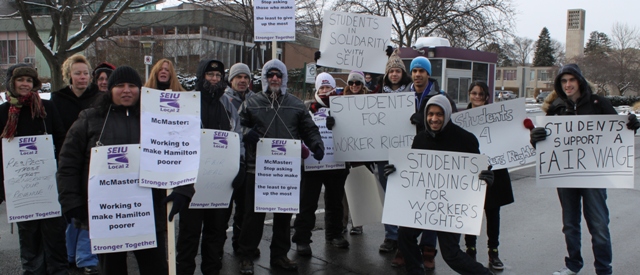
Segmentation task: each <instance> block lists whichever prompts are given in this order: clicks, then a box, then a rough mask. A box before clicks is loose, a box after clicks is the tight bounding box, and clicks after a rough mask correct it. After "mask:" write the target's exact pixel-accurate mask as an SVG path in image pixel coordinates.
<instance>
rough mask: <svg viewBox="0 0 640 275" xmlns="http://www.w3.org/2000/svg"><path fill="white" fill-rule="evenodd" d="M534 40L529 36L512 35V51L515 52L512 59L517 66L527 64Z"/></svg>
mask: <svg viewBox="0 0 640 275" xmlns="http://www.w3.org/2000/svg"><path fill="white" fill-rule="evenodd" d="M534 42H535V41H533V39H531V38H526V37H517V36H516V37H514V38H513V52H514V54H515V56H514V58H513V60H514V61H515V63H516V64H515V65H517V66H525V65H527V64H528V61H529V55H531V52H532V51H533V48H534Z"/></svg>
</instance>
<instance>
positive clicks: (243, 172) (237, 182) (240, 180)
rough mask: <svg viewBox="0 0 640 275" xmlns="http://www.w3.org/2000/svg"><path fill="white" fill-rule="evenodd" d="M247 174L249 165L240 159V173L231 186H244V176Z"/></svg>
mask: <svg viewBox="0 0 640 275" xmlns="http://www.w3.org/2000/svg"><path fill="white" fill-rule="evenodd" d="M246 174H247V165H245V164H244V161H240V168H239V169H238V174H237V175H236V177H235V178H234V179H233V181H232V182H231V187H233V189H238V188H240V187H242V184H244V178H245V175H246Z"/></svg>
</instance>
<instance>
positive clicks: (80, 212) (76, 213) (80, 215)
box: [64, 207, 89, 223]
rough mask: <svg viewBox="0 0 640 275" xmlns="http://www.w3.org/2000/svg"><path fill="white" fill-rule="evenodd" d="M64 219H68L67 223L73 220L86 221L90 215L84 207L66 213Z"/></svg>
mask: <svg viewBox="0 0 640 275" xmlns="http://www.w3.org/2000/svg"><path fill="white" fill-rule="evenodd" d="M64 217H65V219H67V223H70V222H71V219H76V220H78V221H86V220H87V219H88V218H89V213H87V210H86V209H84V207H76V208H74V209H71V210H69V211H67V212H66V213H64Z"/></svg>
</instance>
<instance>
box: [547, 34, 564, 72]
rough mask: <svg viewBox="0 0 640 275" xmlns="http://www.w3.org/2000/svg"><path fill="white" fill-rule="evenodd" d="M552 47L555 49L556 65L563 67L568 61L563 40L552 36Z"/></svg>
mask: <svg viewBox="0 0 640 275" xmlns="http://www.w3.org/2000/svg"><path fill="white" fill-rule="evenodd" d="M551 48H552V49H553V57H554V58H555V60H556V62H555V64H554V66H558V67H562V65H564V64H565V62H566V59H567V58H566V55H565V51H564V48H565V47H564V44H562V42H560V41H558V40H555V39H553V38H551Z"/></svg>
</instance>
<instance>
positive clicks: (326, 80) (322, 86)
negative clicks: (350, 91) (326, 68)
mask: <svg viewBox="0 0 640 275" xmlns="http://www.w3.org/2000/svg"><path fill="white" fill-rule="evenodd" d="M335 94H336V80H335V79H334V78H333V76H331V75H330V74H328V73H320V74H319V75H318V76H316V93H315V95H314V97H315V99H316V102H317V103H318V104H320V105H322V106H323V107H329V96H332V95H335Z"/></svg>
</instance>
